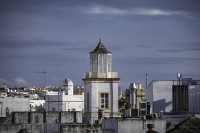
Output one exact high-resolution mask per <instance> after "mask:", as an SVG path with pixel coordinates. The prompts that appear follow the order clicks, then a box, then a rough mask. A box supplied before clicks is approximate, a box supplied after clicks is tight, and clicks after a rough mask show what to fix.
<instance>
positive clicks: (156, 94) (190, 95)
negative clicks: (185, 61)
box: [146, 79, 200, 113]
mask: <svg viewBox="0 0 200 133" xmlns="http://www.w3.org/2000/svg"><path fill="white" fill-rule="evenodd" d="M178 85H179V82H178V81H177V80H163V81H161V80H154V81H152V82H151V83H150V84H149V85H148V86H147V88H146V99H147V101H148V102H150V103H151V105H152V112H153V113H160V112H167V113H169V112H174V111H175V112H177V111H176V110H178V111H179V112H185V113H200V81H199V80H192V79H182V80H181V81H180V86H183V89H185V90H184V91H182V90H181V89H180V90H177V88H178ZM174 89H176V90H174ZM173 90H174V91H173ZM173 95H174V96H173ZM183 101H185V102H184V103H183ZM180 103H181V104H180ZM182 103H183V104H185V105H183V104H182ZM177 106H178V107H177ZM182 106H184V107H186V108H184V110H183V109H181V108H182Z"/></svg>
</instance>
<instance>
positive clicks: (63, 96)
mask: <svg viewBox="0 0 200 133" xmlns="http://www.w3.org/2000/svg"><path fill="white" fill-rule="evenodd" d="M45 99H46V100H45V110H46V111H83V109H84V94H82V95H73V82H72V81H71V80H70V79H65V84H64V85H63V88H62V89H60V90H58V92H47V93H46V98H45Z"/></svg>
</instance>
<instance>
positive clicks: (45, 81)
mask: <svg viewBox="0 0 200 133" xmlns="http://www.w3.org/2000/svg"><path fill="white" fill-rule="evenodd" d="M35 73H41V74H44V84H45V86H44V87H46V86H47V75H46V74H47V72H46V70H44V71H43V72H35Z"/></svg>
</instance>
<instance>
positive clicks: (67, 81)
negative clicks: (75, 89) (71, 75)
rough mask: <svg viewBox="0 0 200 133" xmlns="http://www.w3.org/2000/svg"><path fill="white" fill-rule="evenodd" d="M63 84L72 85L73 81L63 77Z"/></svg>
mask: <svg viewBox="0 0 200 133" xmlns="http://www.w3.org/2000/svg"><path fill="white" fill-rule="evenodd" d="M64 85H65V86H73V82H72V81H71V80H70V79H65V80H64Z"/></svg>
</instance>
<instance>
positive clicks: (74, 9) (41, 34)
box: [0, 0, 200, 87]
mask: <svg viewBox="0 0 200 133" xmlns="http://www.w3.org/2000/svg"><path fill="white" fill-rule="evenodd" d="M199 7H200V1H199V0H190V1H188V0H173V1H167V0H166V1H158V0H151V1H149V0H139V1H138V0H137V1H136V0H116V1H115V2H113V1H111V0H101V1H94V0H88V1H83V0H69V1H68V0H67V1H66V0H59V1H55V0H48V1H41V0H18V1H14V0H1V1H0V17H1V18H2V19H1V20H0V29H1V31H0V62H1V66H0V69H1V72H2V73H1V74H0V75H1V77H0V78H2V79H6V80H7V81H8V82H9V81H12V80H13V79H15V78H18V77H21V78H22V79H23V80H25V81H27V82H28V83H29V82H30V83H33V84H37V85H38V83H40V82H41V80H42V78H41V79H39V80H37V78H38V76H35V75H34V74H33V72H34V71H41V70H42V71H43V70H44V69H46V70H47V71H48V75H49V76H48V79H49V84H51V85H59V84H58V82H59V80H61V79H62V78H71V79H72V80H74V82H75V83H77V84H80V85H82V81H81V79H82V78H83V73H84V72H86V71H89V62H88V59H89V52H90V51H92V50H93V49H94V48H95V47H96V45H97V44H98V41H99V38H100V36H102V39H103V43H104V45H105V46H106V48H107V49H108V50H109V51H111V52H112V53H113V70H117V71H118V72H119V75H121V77H120V78H121V83H122V84H123V87H124V86H126V84H128V83H129V82H143V80H144V75H145V73H151V75H152V77H153V75H154V79H161V78H163V77H164V76H163V75H165V76H166V78H167V79H170V78H173V76H172V75H173V74H174V73H176V72H177V71H178V70H180V71H181V72H182V73H187V74H190V75H193V76H195V75H196V76H195V77H198V75H200V73H199V71H198V68H199V66H200V63H199V62H200V61H199V57H200V55H199V53H200V52H199V50H200V47H199V44H200V43H199V42H200V40H199V34H200V32H199V29H200V26H199V23H200V22H199V18H200V17H199V16H200V8H199ZM177 42H178V43H177ZM198 52H199V53H198ZM198 55H199V56H198ZM54 79H56V80H54Z"/></svg>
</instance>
